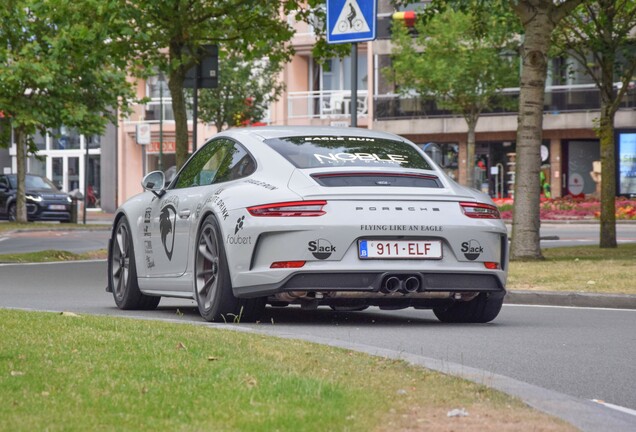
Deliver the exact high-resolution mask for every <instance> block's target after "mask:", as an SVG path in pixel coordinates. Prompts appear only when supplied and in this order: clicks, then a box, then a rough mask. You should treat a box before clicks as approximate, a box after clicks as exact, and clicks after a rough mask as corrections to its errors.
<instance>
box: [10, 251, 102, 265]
mask: <svg viewBox="0 0 636 432" xmlns="http://www.w3.org/2000/svg"><path fill="white" fill-rule="evenodd" d="M107 257H108V251H107V250H106V249H99V250H96V251H90V252H84V253H73V252H68V251H60V250H45V251H40V252H27V253H19V254H5V255H0V263H27V262H28V263H38V262H56V261H79V260H94V259H106V258H107Z"/></svg>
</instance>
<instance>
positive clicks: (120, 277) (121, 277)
mask: <svg viewBox="0 0 636 432" xmlns="http://www.w3.org/2000/svg"><path fill="white" fill-rule="evenodd" d="M109 252H110V253H109V254H108V259H109V261H108V269H109V272H108V277H109V279H110V281H109V282H110V286H111V287H112V289H113V297H114V298H115V304H117V307H118V308H119V309H144V310H152V309H155V308H156V307H157V305H158V304H159V301H160V300H161V297H155V296H147V295H145V294H142V293H141V291H140V290H139V285H138V284H137V265H136V263H135V252H134V249H133V242H132V233H131V231H130V225H128V221H127V220H126V218H121V219H120V220H119V222H118V223H117V227H116V228H115V237H114V238H113V241H112V243H111V250H110V251H109Z"/></svg>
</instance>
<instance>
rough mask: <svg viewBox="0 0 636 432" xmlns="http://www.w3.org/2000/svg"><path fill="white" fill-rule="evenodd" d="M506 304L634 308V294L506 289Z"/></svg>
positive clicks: (635, 298) (635, 306) (635, 304)
mask: <svg viewBox="0 0 636 432" xmlns="http://www.w3.org/2000/svg"><path fill="white" fill-rule="evenodd" d="M504 303H507V304H525V305H541V306H575V307H596V308H613V309H636V295H628V294H600V293H584V292H553V291H517V290H511V291H508V293H507V294H506V297H505V298H504Z"/></svg>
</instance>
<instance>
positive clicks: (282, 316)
mask: <svg viewBox="0 0 636 432" xmlns="http://www.w3.org/2000/svg"><path fill="white" fill-rule="evenodd" d="M0 274H1V275H2V277H0V307H9V308H27V309H38V310H51V311H73V312H79V313H92V314H104V315H117V316H126V317H141V318H147V319H170V320H177V321H184V322H194V323H202V319H201V318H200V316H199V315H198V313H197V311H196V309H195V307H194V303H193V302H191V301H183V300H172V299H163V300H162V303H161V305H160V307H159V309H158V310H156V311H143V312H142V311H132V312H130V311H120V310H118V309H117V308H116V307H115V305H114V302H113V300H112V297H111V295H110V294H109V293H106V292H105V291H104V287H105V286H106V263H105V262H83V263H60V264H32V265H24V264H22V265H7V264H5V265H0ZM238 327H240V328H241V329H243V330H252V331H260V332H265V333H268V334H274V335H282V336H286V337H298V338H304V339H309V340H319V341H328V342H329V343H336V344H343V345H344V346H348V345H356V344H357V345H360V346H364V347H371V348H373V349H377V350H380V351H378V352H381V350H392V351H393V352H398V353H402V354H404V355H405V356H408V355H413V356H420V357H424V358H427V359H433V360H435V361H437V362H438V363H439V364H441V365H442V367H441V369H444V367H445V365H446V366H447V367H448V369H449V370H457V368H458V367H459V368H460V369H461V368H463V367H465V368H466V369H467V370H468V369H470V370H473V368H475V369H477V370H479V371H480V372H478V373H480V374H483V378H484V381H487V379H488V377H489V376H490V375H492V376H499V375H503V376H505V377H509V378H512V379H514V380H519V381H521V382H524V383H530V384H532V385H535V386H538V387H541V388H544V389H549V390H552V391H555V392H558V393H560V394H565V395H569V396H573V397H575V398H578V399H580V400H584V401H589V400H592V399H600V400H603V401H606V402H609V403H612V404H616V405H618V406H621V407H626V408H628V409H631V410H634V412H633V414H625V413H622V412H618V411H613V410H609V409H607V411H608V412H610V411H611V413H610V414H608V415H609V416H610V417H611V416H618V417H617V418H620V419H621V421H625V419H627V420H626V421H628V422H629V421H633V426H634V429H631V430H636V391H635V390H634V389H635V388H636V362H635V361H634V359H636V311H633V310H610V309H579V308H554V307H536V306H535V307H528V306H504V308H503V311H502V312H501V314H500V316H499V317H498V318H497V319H496V320H495V322H494V323H490V324H485V325H449V324H441V323H439V322H438V321H437V320H436V319H435V317H434V315H433V314H432V313H431V312H430V311H416V310H408V309H407V310H403V311H380V310H378V309H369V310H367V311H365V312H358V313H336V312H333V311H331V310H329V309H320V310H315V311H303V310H300V309H298V308H281V309H275V308H268V310H267V313H266V317H265V318H264V319H263V321H262V323H260V324H241V325H239V326H238ZM371 351H373V350H371ZM453 368H454V369H453ZM590 404H591V403H590ZM630 424H631V423H630ZM630 427H631V426H630ZM617 428H618V429H616V428H614V429H613V430H620V429H622V428H621V427H617ZM590 430H597V429H595V428H591V429H590ZM625 430H630V429H629V428H627V429H625Z"/></svg>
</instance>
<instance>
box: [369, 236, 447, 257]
mask: <svg viewBox="0 0 636 432" xmlns="http://www.w3.org/2000/svg"><path fill="white" fill-rule="evenodd" d="M358 256H359V257H360V258H362V259H368V258H381V259H441V258H442V242H441V241H439V240H360V241H359V242H358Z"/></svg>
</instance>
